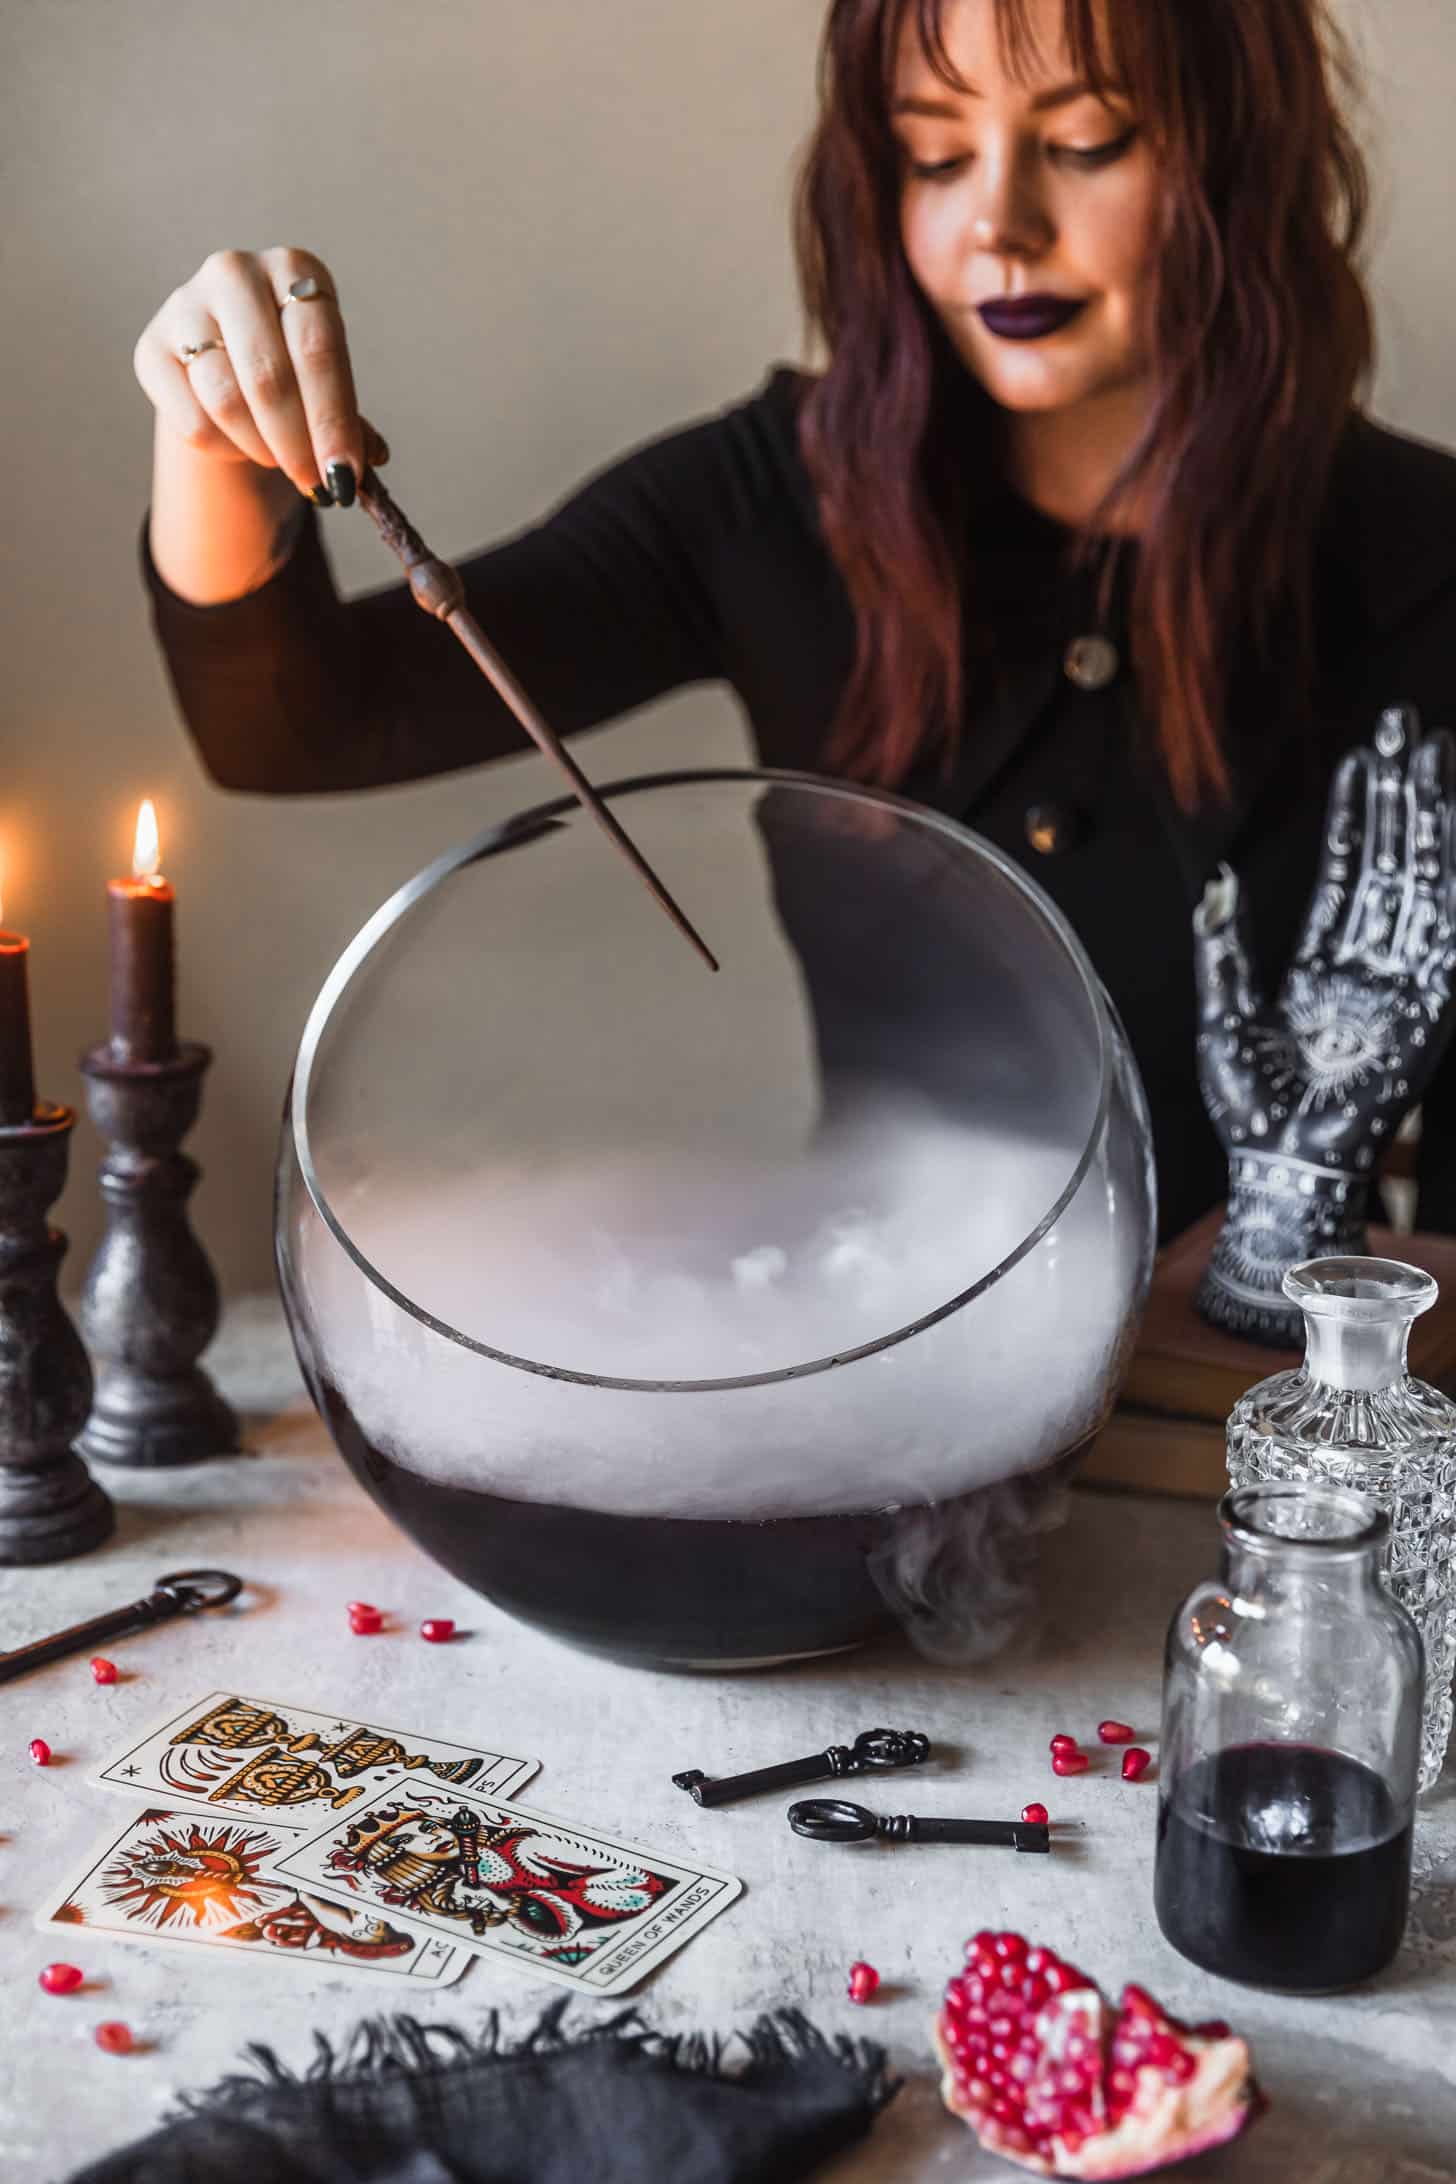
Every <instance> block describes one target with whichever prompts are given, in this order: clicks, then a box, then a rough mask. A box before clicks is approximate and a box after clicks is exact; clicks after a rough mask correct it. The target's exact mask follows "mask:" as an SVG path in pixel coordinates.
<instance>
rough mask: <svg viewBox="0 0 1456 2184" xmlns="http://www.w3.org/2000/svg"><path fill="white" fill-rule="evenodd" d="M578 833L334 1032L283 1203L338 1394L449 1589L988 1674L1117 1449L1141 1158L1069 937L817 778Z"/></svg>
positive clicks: (593, 1633) (425, 879) (758, 781)
mask: <svg viewBox="0 0 1456 2184" xmlns="http://www.w3.org/2000/svg"><path fill="white" fill-rule="evenodd" d="M603 793H604V794H606V795H608V796H610V797H612V798H613V799H615V800H618V801H619V802H620V805H621V807H622V808H621V814H620V815H621V817H622V819H623V821H624V823H625V824H627V825H628V826H629V829H630V831H631V832H632V834H633V837H634V839H636V840H637V841H638V842H640V844H641V846H642V848H643V850H644V852H645V853H646V854H647V855H648V856H649V858H650V859H651V860H652V862H653V863H654V865H655V866H656V867H657V869H658V870H660V871H661V873H662V874H663V877H664V879H665V881H666V883H667V884H668V885H669V886H670V887H671V888H672V889H673V890H674V892H675V893H676V894H678V896H679V899H680V900H681V901H682V902H683V904H684V907H685V908H686V909H687V911H688V914H689V915H690V916H691V917H692V918H693V919H694V922H695V923H696V924H697V925H698V927H699V929H700V930H701V931H702V932H703V933H704V936H705V938H706V939H707V941H708V943H709V945H710V946H711V947H712V948H713V949H714V951H715V953H716V954H717V955H718V956H719V958H720V960H721V962H722V966H723V968H722V971H721V973H720V974H719V975H718V976H717V977H713V976H711V975H709V973H707V972H706V971H705V970H704V969H703V967H702V965H701V964H700V963H699V962H698V961H697V960H696V959H695V958H694V957H693V956H692V955H691V954H690V953H689V951H687V950H686V949H684V948H683V946H682V944H681V942H680V940H678V938H677V936H676V935H675V934H674V933H673V932H672V930H671V929H670V928H669V927H668V925H667V924H666V922H665V921H664V920H663V919H662V917H661V915H660V914H659V913H657V912H656V910H655V909H654V906H653V904H652V903H651V902H650V900H649V899H648V898H647V897H646V896H645V895H644V894H642V893H641V891H639V890H636V889H634V888H632V887H631V886H630V885H629V884H627V883H626V881H625V880H624V877H623V874H622V873H621V871H620V870H619V869H618V867H617V865H616V861H615V860H614V859H613V858H612V857H611V856H609V854H608V853H607V851H606V849H605V848H604V846H603V844H602V842H601V841H600V839H599V837H598V836H597V835H596V832H595V830H594V829H593V828H592V827H591V826H590V824H589V823H588V822H585V821H584V820H583V818H582V815H581V813H580V812H579V810H578V809H577V808H576V807H575V806H574V805H573V804H571V803H570V802H569V801H568V800H562V801H560V802H557V803H553V804H549V805H546V806H543V807H540V808H538V809H536V810H533V811H530V812H527V813H524V814H523V815H522V816H521V817H519V818H518V819H516V820H514V821H512V822H510V823H508V824H506V825H504V826H500V827H497V828H494V829H492V830H491V831H490V832H488V833H486V834H484V835H482V836H480V837H479V838H478V839H477V840H475V841H473V842H470V843H467V844H466V845H465V846H464V847H462V848H461V849H459V850H456V851H453V852H451V853H450V854H449V855H448V856H445V857H442V858H441V859H440V860H439V861H438V862H437V863H436V864H434V865H432V866H430V867H429V869H428V870H427V871H425V872H423V873H421V874H420V875H419V877H418V878H417V879H415V880H413V881H411V882H410V883H409V884H408V885H407V886H406V887H404V888H402V889H401V890H400V891H399V893H398V894H397V895H395V896H394V897H393V898H392V899H391V900H390V901H389V902H387V903H386V904H385V905H384V906H383V908H382V909H381V910H379V911H378V912H377V913H376V915H375V916H374V917H373V918H372V919H371V920H370V922H369V924H368V925H366V926H365V928H364V930H363V931H362V932H361V933H360V934H359V936H358V938H357V939H356V940H355V941H354V942H353V943H352V945H351V946H350V947H349V948H348V949H347V950H346V951H345V953H344V955H343V956H342V957H341V958H340V960H339V962H338V964H337V965H336V966H335V968H334V970H333V971H332V973H331V974H330V976H329V978H328V980H327V982H326V984H325V986H324V988H323V991H322V993H321V994H320V996H319V998H318V1001H317V1003H316V1004H315V1006H314V1009H313V1012H312V1014H311V1016H310V1018H309V1022H308V1025H307V1028H306V1030H305V1033H304V1037H303V1042H302V1045H301V1047H300V1051H299V1056H298V1063H297V1067H296V1070H295V1075H294V1082H293V1087H292V1092H291V1096H290V1102H289V1112H288V1115H287V1118H286V1120H285V1126H284V1133H283V1146H282V1155H281V1168H280V1178H279V1193H278V1232H277V1248H278V1262H279V1268H280V1274H281V1278H282V1285H283V1295H284V1301H285V1304H286V1307H287V1311H288V1316H289V1322H290V1325H291V1327H292V1330H293V1336H294V1341H295V1344H296V1346H297V1349H298V1353H299V1358H300V1361H301V1363H302V1366H303V1370H304V1373H305V1375H306V1378H307V1380H308V1384H309V1388H310V1391H311V1393H312V1395H313V1397H314V1400H315V1402H316V1403H317V1404H318V1406H319V1409H320V1411H321V1412H322V1414H323V1416H324V1417H325V1418H326V1420H327V1421H328V1424H329V1426H330V1428H331V1430H332V1432H333V1435H334V1438H335V1440H336V1441H337V1443H338V1445H339V1448H340V1450H341V1452H342V1454H343V1456H344V1458H345V1460H346V1462H347V1463H348V1464H349V1465H350V1467H351V1469H352V1470H353V1471H354V1473H355V1474H356V1476H357V1477H358V1478H359V1479H360V1480H361V1481H362V1483H363V1484H364V1485H365V1486H366V1487H367V1488H368V1490H369V1492H370V1493H371V1494H372V1495H373V1496H374V1497H375V1499H376V1500H377V1501H378V1502H379V1503H380V1504H381V1505H382V1506H383V1507H384V1508H385V1509H387V1510H388V1511H389V1512H390V1514H391V1515H392V1516H394V1517H395V1518H396V1519H397V1521H398V1522H399V1523H400V1524H401V1525H402V1526H403V1527H404V1529H405V1530H406V1531H407V1532H408V1533H410V1535H411V1536H412V1537H413V1538H414V1539H415V1540H417V1541H418V1543H419V1544H420V1545H421V1546H422V1547H423V1548H424V1549H425V1550H426V1551H427V1552H428V1553H429V1554H431V1555H432V1556H434V1557H435V1559H436V1560H437V1561H439V1562H440V1563H442V1564H443V1565H444V1567H445V1568H446V1569H448V1570H450V1571H452V1572H454V1574H455V1575H456V1576H458V1577H461V1578H463V1579H464V1580H465V1581H466V1582H467V1583H468V1584H470V1585H473V1586H474V1587H476V1589H477V1590H479V1591H480V1592H482V1593H484V1594H485V1595H486V1596H487V1597H488V1598H490V1599H492V1600H494V1601H496V1602H498V1603H499V1604H500V1605H501V1606H503V1607H505V1608H507V1609H509V1610H510V1611H511V1612H512V1613H513V1614H516V1615H519V1616H522V1617H525V1618H526V1619H528V1620H530V1621H532V1622H535V1623H538V1624H541V1625H543V1626H545V1627H546V1628H548V1629H550V1630H552V1631H555V1632H556V1633H558V1634H559V1635H561V1636H563V1637H567V1638H570V1639H572V1640H574V1641H576V1642H577V1643H579V1644H582V1645H586V1646H590V1647H593V1648H596V1649H598V1650H601V1651H604V1652H607V1653H611V1654H615V1655H618V1656H620V1657H623V1658H627V1659H632V1660H637V1661H643V1662H652V1663H659V1664H665V1665H674V1666H686V1665H714V1664H722V1665H727V1664H735V1663H736V1664H742V1663H749V1662H757V1661H762V1660H769V1659H784V1658H791V1657H795V1656H799V1655H805V1654H811V1653H816V1652H823V1651H826V1650H829V1649H831V1648H834V1647H839V1646H846V1645H852V1644H854V1643H856V1642H858V1641H860V1640H861V1639H863V1638H864V1637H866V1636H867V1635H869V1634H870V1633H871V1632H872V1631H874V1630H875V1629H877V1628H879V1627H881V1626H882V1625H883V1624H884V1623H885V1621H886V1620H887V1618H888V1616H889V1615H890V1614H891V1613H896V1614H898V1615H899V1616H900V1618H901V1619H902V1620H903V1621H905V1622H907V1623H908V1624H909V1626H910V1627H911V1629H912V1631H913V1632H914V1634H915V1635H916V1636H917V1637H918V1638H919V1639H920V1640H921V1642H922V1643H924V1644H926V1645H927V1646H928V1647H931V1648H932V1649H937V1650H942V1651H956V1650H974V1649H975V1648H976V1647H978V1646H981V1645H984V1644H986V1643H987V1642H989V1641H990V1640H992V1639H994V1637H995V1636H996V1634H997V1633H998V1631H999V1630H1000V1629H1001V1628H1002V1627H1003V1626H1004V1625H1005V1623H1006V1622H1007V1620H1008V1618H1009V1616H1010V1614H1011V1613H1012V1611H1013V1608H1014V1604H1015V1596H1016V1585H1015V1571H1014V1564H1015V1559H1016V1557H1015V1545H1016V1540H1017V1538H1018V1536H1019V1535H1020V1534H1021V1533H1022V1532H1024V1531H1025V1530H1026V1529H1027V1528H1028V1526H1032V1525H1034V1524H1035V1523H1036V1521H1037V1519H1038V1513H1039V1510H1040V1507H1041V1504H1042V1500H1043V1492H1044V1488H1045V1485H1046V1482H1047V1481H1049V1480H1050V1479H1052V1478H1054V1477H1056V1476H1057V1475H1058V1473H1059V1471H1060V1470H1062V1469H1064V1468H1065V1466H1064V1464H1063V1463H1062V1459H1066V1458H1069V1457H1070V1456H1071V1455H1073V1454H1074V1453H1075V1452H1076V1451H1077V1450H1078V1449H1080V1448H1081V1447H1083V1446H1084V1445H1085V1444H1086V1443H1087V1442H1088V1441H1089V1440H1090V1439H1091V1438H1092V1436H1093V1435H1094V1434H1095V1433H1096V1432H1097V1430H1098V1428H1099V1427H1100V1425H1101V1424H1102V1422H1103V1420H1104V1419H1105V1417H1106V1415H1107V1412H1108V1411H1109V1409H1110V1408H1111V1405H1112V1402H1113V1399H1114V1396H1115V1393H1116V1388H1117V1384H1118V1380H1119V1377H1120V1373H1121V1370H1122V1367H1123V1364H1124V1362H1125V1358H1126V1354H1127V1350H1128V1347H1129V1344H1130V1341H1131V1336H1132V1333H1133V1330H1134V1327H1135V1322H1136V1317H1137V1313H1138V1311H1139V1309H1140V1307H1141V1304H1142V1300H1143V1297H1144V1295H1145V1293H1146V1287H1147V1282H1148V1278H1149V1273H1150V1270H1151V1264H1152V1251H1153V1234H1154V1212H1153V1182H1152V1165H1151V1150H1150V1138H1149V1132H1148V1126H1147V1117H1146V1110H1145V1106H1144V1102H1143V1097H1142V1091H1141V1087H1140V1085H1139V1083H1138V1079H1137V1074H1136V1071H1135V1068H1134V1066H1133V1064H1132V1062H1131V1059H1130V1057H1129V1054H1128V1052H1127V1048H1126V1045H1125V1043H1124V1040H1123V1036H1122V1033H1121V1030H1120V1028H1119V1026H1118V1023H1117V1020H1116V1018H1115V1016H1114V1014H1113V1012H1112V1010H1111V1008H1110V1007H1109V1005H1108V1003H1107V1001H1106V998H1105V996H1104V995H1103V993H1102V990H1101V987H1100V985H1099V984H1098V982H1097V980H1096V978H1095V975H1094V974H1093V972H1092V971H1091V969H1090V967H1089V965H1088V963H1087V961H1086V958H1085V957H1084V955H1083V954H1082V951H1081V949H1080V947H1079V945H1078V943H1077V942H1076V940H1075V939H1074V937H1073V935H1072V933H1071V931H1070V929H1069V928H1068V927H1067V925H1066V924H1065V922H1064V921H1063V919H1062V918H1061V916H1060V915H1059V913H1058V912H1057V911H1056V910H1055V909H1054V908H1053V906H1052V905H1051V904H1050V903H1049V902H1048V901H1047V899H1046V898H1045V897H1044V896H1043V895H1042V894H1041V893H1040V891H1039V890H1038V889H1037V888H1036V887H1035V886H1033V885H1032V883H1031V882H1030V881H1029V880H1027V879H1026V878H1025V876H1024V875H1023V874H1022V873H1020V872H1019V871H1018V870H1017V869H1016V868H1015V866H1013V865H1012V864H1011V863H1010V862H1009V861H1008V860H1006V859H1005V858H1003V857H1002V856H1001V855H1000V854H999V852H997V851H996V850H994V849H992V848H991V847H990V846H989V845H988V844H987V843H985V842H982V841H980V840H979V839H978V838H977V837H976V836H975V835H973V834H971V833H969V832H967V830H966V829H964V828H962V827H959V826H956V825H954V824H953V823H951V822H950V821H948V820H945V819H943V818H940V817H938V816H936V815H935V814H933V813H930V812H927V811H924V810H921V809H920V808H919V807H917V806H915V805H911V804H907V803H904V802H901V801H899V800H897V799H895V798H893V797H888V796H883V795H880V794H877V793H875V792H871V791H866V790H861V789H857V788H853V787H849V786H845V785H842V784H838V783H830V782H823V781H819V780H816V779H814V778H812V777H810V776H807V775H794V774H764V773H690V774H673V775H654V776H650V777H648V778H645V779H641V780H635V781H628V782H621V783H617V784H614V785H613V786H612V787H611V788H609V789H607V790H605V791H604V792H603Z"/></svg>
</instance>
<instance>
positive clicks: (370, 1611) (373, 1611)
mask: <svg viewBox="0 0 1456 2184" xmlns="http://www.w3.org/2000/svg"><path fill="white" fill-rule="evenodd" d="M348 1612H349V1614H350V1615H377V1614H378V1613H379V1610H378V1608H376V1607H375V1605H374V1602H373V1601H372V1600H351V1601H350V1602H349V1606H348Z"/></svg>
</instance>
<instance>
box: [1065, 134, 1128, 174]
mask: <svg viewBox="0 0 1456 2184" xmlns="http://www.w3.org/2000/svg"><path fill="white" fill-rule="evenodd" d="M1136 140H1137V130H1136V129H1135V128H1134V129H1125V130H1124V131H1123V133H1122V135H1121V136H1119V137H1112V138H1111V139H1110V140H1109V141H1108V142H1107V143H1106V144H1089V145H1086V146H1085V147H1083V146H1074V145H1071V144H1054V145H1052V147H1051V150H1052V153H1053V155H1054V156H1055V157H1056V158H1057V159H1060V160H1061V161H1063V163H1064V164H1066V165H1068V166H1072V167H1110V166H1112V164H1113V163H1114V161H1115V160H1119V159H1121V158H1122V156H1123V154H1124V153H1125V152H1130V151H1131V150H1132V147H1133V145H1134V143H1135V142H1136Z"/></svg>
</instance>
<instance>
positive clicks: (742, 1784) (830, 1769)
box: [672, 1729, 930, 1805]
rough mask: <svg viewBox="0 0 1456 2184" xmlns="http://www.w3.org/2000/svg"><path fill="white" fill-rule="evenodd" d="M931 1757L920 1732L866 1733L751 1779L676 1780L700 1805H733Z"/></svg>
mask: <svg viewBox="0 0 1456 2184" xmlns="http://www.w3.org/2000/svg"><path fill="white" fill-rule="evenodd" d="M929 1757H930V1739H929V1737H924V1736H922V1735H921V1734H920V1732H919V1730H918V1729H866V1730H865V1731H864V1732H863V1733H862V1734H861V1735H860V1736H857V1737H856V1738H855V1740H854V1742H853V1744H831V1745H830V1747H829V1749H828V1751H827V1752H815V1753H814V1754H812V1756H811V1757H810V1758H808V1759H786V1760H784V1761H783V1762H782V1764H781V1765H779V1766H777V1767H760V1768H758V1769H757V1770H756V1771H755V1772H754V1773H753V1774H740V1775H724V1776H723V1778H722V1780H721V1781H718V1782H711V1781H709V1779H708V1777H707V1776H706V1775H705V1774H704V1773H703V1772H702V1770H701V1768H698V1767H690V1768H688V1770H687V1772H686V1773H685V1774H675V1775H674V1776H673V1778H672V1779H673V1781H674V1782H675V1783H676V1784H677V1787H678V1788H679V1789H680V1790H686V1791H687V1793H688V1795H689V1796H690V1797H692V1798H694V1799H695V1800H696V1802H697V1803H698V1804H700V1805H731V1804H732V1803H733V1802H734V1800H735V1799H736V1798H740V1797H754V1796H756V1795H757V1794H758V1792H759V1791H760V1790H788V1789H793V1788H795V1787H796V1786H797V1785H798V1784H799V1783H800V1782H823V1781H824V1780H825V1778H826V1776H838V1775H852V1774H869V1773H876V1774H878V1773H882V1772H888V1771H889V1770H890V1769H891V1768H893V1767H919V1766H920V1765H921V1764H922V1763H923V1762H924V1761H925V1760H926V1759H928V1758H929Z"/></svg>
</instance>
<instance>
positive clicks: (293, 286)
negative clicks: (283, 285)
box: [278, 273, 339, 318]
mask: <svg viewBox="0 0 1456 2184" xmlns="http://www.w3.org/2000/svg"><path fill="white" fill-rule="evenodd" d="M338 300H339V299H338V297H337V296H335V295H331V294H330V292H329V290H328V289H327V288H325V286H324V284H323V282H322V281H321V280H318V279H317V278H316V277H315V276H314V275H313V274H312V273H305V274H303V275H302V276H301V277H300V278H299V279H298V280H296V281H290V282H289V284H288V294H287V295H286V296H285V297H284V298H283V301H282V302H281V303H280V304H279V306H278V316H279V317H280V318H282V316H283V314H284V312H285V311H286V310H287V309H288V306H289V305H290V303H337V302H338Z"/></svg>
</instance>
